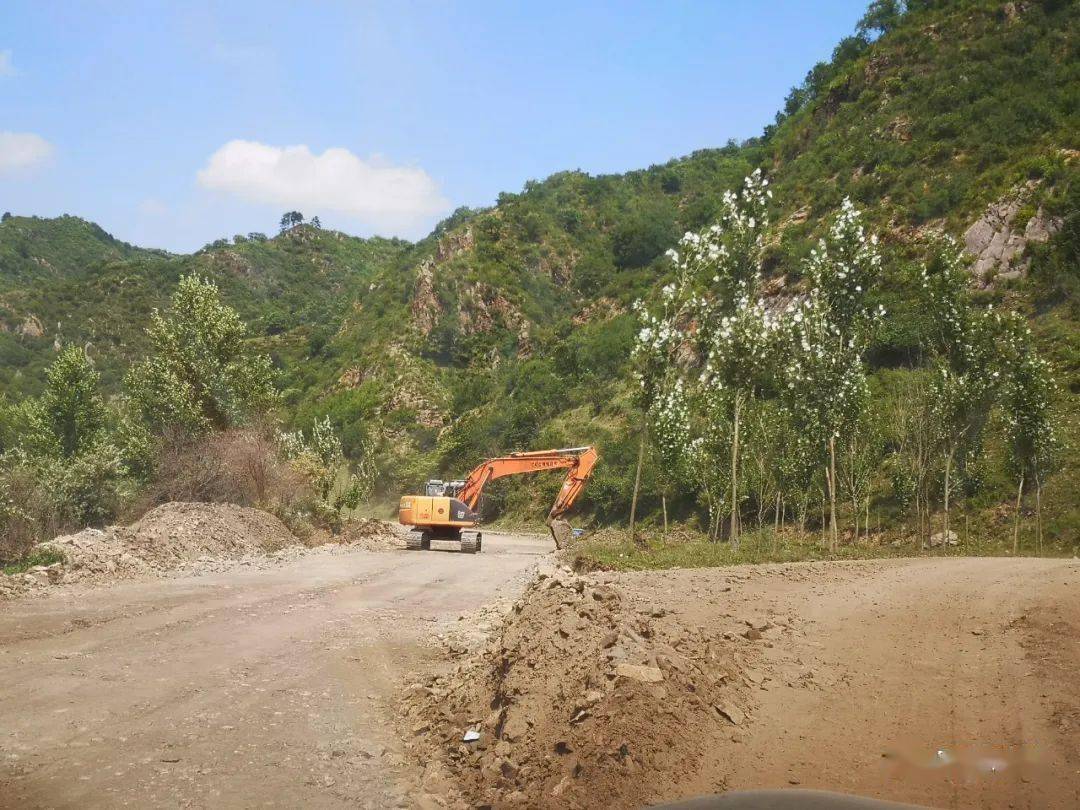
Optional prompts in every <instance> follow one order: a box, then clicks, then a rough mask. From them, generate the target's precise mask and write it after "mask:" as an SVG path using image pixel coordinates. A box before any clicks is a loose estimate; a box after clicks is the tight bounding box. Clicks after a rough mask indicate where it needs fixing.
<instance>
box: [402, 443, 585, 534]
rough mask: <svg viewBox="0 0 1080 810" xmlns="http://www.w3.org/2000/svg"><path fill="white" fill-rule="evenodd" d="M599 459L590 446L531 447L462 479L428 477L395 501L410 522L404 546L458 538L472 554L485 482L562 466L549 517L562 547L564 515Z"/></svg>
mask: <svg viewBox="0 0 1080 810" xmlns="http://www.w3.org/2000/svg"><path fill="white" fill-rule="evenodd" d="M598 458H599V456H598V455H597V453H596V449H595V448H594V447H568V448H564V449H561V450H533V451H529V452H525V453H511V454H510V455H508V456H502V457H500V458H492V459H488V460H486V461H485V462H483V463H482V464H480V465H479V466H477V467H476V468H475V469H474V470H473V471H472V472H471V473H469V477H468V478H466V479H465V480H463V481H443V480H442V479H439V478H432V479H431V480H429V481H428V482H427V484H426V485H425V487H424V494H423V495H405V496H403V497H402V499H401V503H400V504H399V505H398V521H399V522H400V523H401V524H402V525H405V526H409V527H411V531H410V532H409V533H408V535H407V536H406V546H407V547H408V548H409V549H414V550H421V549H430V548H431V541H432V540H450V541H457V542H459V543H460V544H461V550H462V551H464V552H467V553H472V554H475V553H476V552H477V551H480V550H481V547H482V541H483V535H482V534H481V533H480V532H479V531H478V530H477V527H478V526H479V525H480V515H479V514H478V512H479V503H480V496H481V495H482V494H483V490H484V487H485V486H486V485H487V484H488V483H489V482H491V481H494V480H495V479H496V478H502V477H504V476H507V475H519V474H522V473H533V472H542V471H544V470H556V469H565V470H567V473H566V480H565V481H564V482H563V485H562V489H560V490H559V495H558V497H557V498H556V500H555V504H554V506H552V507H551V511H550V512H549V513H548V519H547V525H548V528H549V529H550V530H551V536H552V538H553V539H554V540H555V547H556V548H563V546H565V545H566V543H567V541H568V540H569V539H570V537H571V535H572V531H571V528H570V524H569V523H567V522H566V521H565V520H563V519H562V515H563V514H564V513H565V512H566V511H567V510H569V509H570V507H571V506H573V504H574V501H575V500H576V499H577V496H578V495H579V494H580V493H581V490H582V488H583V487H584V486H585V482H586V481H587V480H588V479H589V476H590V475H591V474H592V469H593V466H595V464H596V462H597V460H598Z"/></svg>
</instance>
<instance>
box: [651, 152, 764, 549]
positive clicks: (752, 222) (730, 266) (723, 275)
mask: <svg viewBox="0 0 1080 810" xmlns="http://www.w3.org/2000/svg"><path fill="white" fill-rule="evenodd" d="M771 196H772V192H770V191H769V190H768V180H766V179H765V178H764V177H762V175H761V172H760V170H759V171H755V172H754V173H753V174H752V175H750V176H749V177H747V178H746V180H745V181H744V184H743V188H742V189H741V190H740V192H739V193H738V194H736V193H735V192H728V193H727V194H725V195H724V198H723V201H722V204H721V212H720V217H719V220H718V221H717V222H716V224H714V225H712V226H710V227H709V228H706V229H705V230H703V231H701V232H700V233H687V234H686V235H685V236H683V238H682V240H680V242H679V249H678V250H672V251H669V252H668V256H669V258H670V259H671V261H672V263H673V264H674V266H675V271H676V279H675V281H674V282H673V283H672V284H670V285H668V286H666V287H665V288H664V290H663V291H662V294H661V301H660V307H659V309H658V310H657V311H651V310H649V309H648V308H647V307H645V306H641V305H639V306H638V313H639V318H640V320H641V329H640V330H639V332H638V337H637V341H636V345H635V347H634V357H635V360H636V365H637V368H638V380H639V382H640V384H641V395H642V398H643V401H644V405H645V407H644V408H643V410H645V412H646V413H647V414H649V416H650V422H651V423H652V424H653V426H654V430H655V429H656V428H657V427H660V426H661V424H662V423H664V422H665V421H666V422H669V423H677V421H678V420H677V419H676V418H675V417H674V416H673V415H672V414H670V413H669V410H670V408H671V407H672V404H673V403H684V402H685V401H686V400H687V399H689V400H690V401H693V402H695V403H696V404H697V408H696V410H697V412H698V414H699V415H700V416H699V418H698V419H697V420H693V422H691V421H690V420H685V421H687V426H686V427H687V429H686V432H685V433H683V435H682V436H681V437H679V436H677V435H675V434H674V432H673V431H671V430H670V429H668V428H663V427H661V429H662V430H664V431H665V438H664V441H665V442H667V443H668V444H669V445H671V444H672V442H675V443H677V444H678V445H679V446H678V447H675V446H674V445H672V446H670V447H669V448H668V449H665V450H664V452H665V453H668V454H675V455H677V456H679V457H680V458H683V459H690V461H689V462H688V463H690V465H691V466H690V469H691V470H692V471H693V472H694V474H695V477H696V478H697V483H698V485H699V489H700V490H701V491H702V493H703V494H704V495H705V497H706V499H707V501H708V504H709V507H710V534H712V535H713V536H715V535H716V533H717V530H718V527H719V516H720V510H721V509H723V510H724V511H726V513H727V514H729V515H730V537H731V541H732V542H733V543H737V542H738V536H739V525H738V504H739V464H740V430H741V427H742V419H743V413H744V409H745V407H746V404H747V402H748V401H749V400H750V398H752V397H753V396H754V393H755V390H756V388H757V387H758V385H759V382H760V378H761V371H762V368H763V365H764V361H765V359H766V354H767V353H768V347H769V346H770V345H771V340H770V332H771V330H772V328H773V322H772V319H771V317H770V316H769V313H768V311H767V310H766V308H765V307H764V305H763V304H762V303H761V302H760V301H758V300H757V299H756V294H757V286H758V282H759V281H760V278H761V250H762V245H763V232H764V229H765V228H766V226H767V224H768V223H767V219H766V212H765V208H766V204H767V201H768V199H769V197H771ZM676 381H679V383H678V384H679V386H680V387H679V389H678V394H677V396H675V397H674V398H673V396H672V394H670V393H665V391H669V392H670V391H672V388H671V387H672V386H674V385H675V384H676ZM727 426H730V430H728V429H727ZM721 448H724V450H725V453H724V454H725V455H728V456H729V464H728V465H726V466H727V467H728V470H729V471H730V474H729V477H728V481H727V485H726V486H725V489H727V490H728V495H727V497H726V498H723V497H722V496H721V494H720V491H719V490H718V487H717V486H716V485H717V483H718V481H719V480H720V479H719V476H718V475H717V467H718V461H719V456H718V453H719V452H720V449H721Z"/></svg>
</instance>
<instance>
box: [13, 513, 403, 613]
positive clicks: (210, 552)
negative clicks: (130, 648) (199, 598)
mask: <svg viewBox="0 0 1080 810" xmlns="http://www.w3.org/2000/svg"><path fill="white" fill-rule="evenodd" d="M328 542H335V543H345V544H350V545H355V546H359V547H361V548H365V549H370V550H373V549H378V548H388V547H394V546H396V545H398V544H399V542H400V541H399V540H398V538H397V535H396V533H395V532H394V531H393V530H392V529H391V528H389V526H388V525H387V524H385V523H383V522H382V521H377V520H361V521H357V522H355V523H351V524H348V525H347V526H346V527H345V529H344V530H343V532H342V534H341V535H339V536H337V537H331V536H330V535H329V534H327V533H321V534H317V535H316V536H315V537H314V538H310V539H309V540H308V542H306V543H303V544H302V543H301V541H300V540H299V539H298V538H297V537H296V536H295V535H294V534H293V533H292V532H291V531H289V529H288V528H287V527H286V526H285V524H284V523H282V522H281V521H280V520H278V518H276V517H275V516H273V515H271V514H269V513H268V512H263V511H261V510H259V509H250V508H248V507H244V506H235V505H233V504H222V503H166V504H163V505H161V506H158V507H157V508H155V509H152V510H151V511H149V512H147V513H146V514H145V515H143V517H142V518H140V519H139V520H138V521H137V522H135V523H134V524H132V525H131V526H109V527H107V528H105V529H84V530H82V531H81V532H78V533H76V534H71V535H65V536H62V537H57V538H55V539H54V540H49V541H46V542H44V543H41V544H39V545H38V546H37V547H36V548H37V550H40V551H52V552H57V553H58V554H60V555H61V556H62V557H63V562H58V563H54V564H52V565H48V566H37V567H35V568H32V569H30V570H29V571H27V572H25V573H21V574H14V575H11V576H0V597H2V596H5V595H18V594H21V593H25V592H27V591H31V590H35V589H37V588H40V587H44V586H47V585H54V584H61V583H63V584H70V583H82V584H89V585H95V584H103V583H107V582H111V581H115V580H120V579H130V578H133V577H146V576H166V575H170V574H175V573H203V572H207V571H214V570H221V569H222V568H223V567H225V566H229V565H232V564H235V563H236V562H237V561H240V562H241V563H247V564H251V565H259V564H265V563H267V562H270V561H272V560H281V559H285V558H292V557H295V556H297V555H299V554H302V553H303V551H304V546H305V545H307V546H310V545H315V544H320V543H328Z"/></svg>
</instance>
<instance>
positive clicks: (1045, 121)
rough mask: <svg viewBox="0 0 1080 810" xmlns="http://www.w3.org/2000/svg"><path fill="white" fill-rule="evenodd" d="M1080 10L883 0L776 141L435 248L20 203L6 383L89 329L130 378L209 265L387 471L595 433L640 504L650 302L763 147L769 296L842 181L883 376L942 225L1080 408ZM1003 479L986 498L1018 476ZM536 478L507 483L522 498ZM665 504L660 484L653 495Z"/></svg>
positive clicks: (819, 68)
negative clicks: (124, 227) (672, 257)
mask: <svg viewBox="0 0 1080 810" xmlns="http://www.w3.org/2000/svg"><path fill="white" fill-rule="evenodd" d="M1078 32H1080V6H1078V4H1076V3H1073V2H1060V1H1057V2H1055V1H1054V0H1045V1H1044V2H1034V0H1029V1H1028V2H1005V3H1003V2H996V1H995V0H957V2H933V1H932V0H910V1H909V2H908V3H906V4H899V3H892V2H881V0H877V2H875V3H874V4H873V5H872V7H871V9H870V11H869V13H868V14H867V16H866V17H865V18H864V20H863V21H862V23H861V24H860V26H859V28H858V30H857V31H856V32H855V33H854V34H853V35H852V36H851V37H848V38H846V39H844V40H843V41H842V42H841V43H839V44H838V45H837V47H836V50H835V52H834V54H833V57H832V59H831V60H830V61H829V62H827V63H822V64H819V65H816V66H814V67H813V68H812V69H811V70H810V71H809V72H808V74H807V77H806V79H805V81H804V82H803V83H802V84H800V85H799V86H798V87H796V88H794V89H793V90H792V92H791V94H790V96H789V97H788V99H787V101H786V103H785V106H784V109H783V110H782V111H781V112H780V113H778V115H777V117H776V120H775V122H774V123H772V124H770V125H769V126H768V127H766V128H765V130H764V132H763V134H762V135H761V136H760V137H758V138H755V139H752V140H751V141H749V142H746V143H742V144H735V143H729V144H728V145H726V146H723V147H721V148H715V149H703V150H701V151H698V152H695V153H693V154H692V155H690V156H687V157H683V158H678V159H675V160H670V161H668V162H666V163H663V164H658V165H655V166H652V167H649V168H648V169H643V170H639V171H632V172H628V173H626V174H622V175H602V176H590V175H588V174H586V173H583V172H580V171H566V172H561V173H559V174H556V175H553V176H551V177H549V178H547V179H546V180H542V181H530V182H528V183H526V184H525V187H524V189H523V190H522V191H521V192H520V193H516V194H514V193H506V194H502V195H500V197H499V200H498V202H497V204H496V205H495V206H493V207H491V208H488V209H484V210H469V209H459V210H458V211H456V212H455V213H454V214H453V215H452V216H451V217H449V218H448V219H447V220H445V221H444V222H442V223H440V224H439V226H437V227H436V229H435V230H434V231H433V232H432V233H431V234H430V235H429V236H428V237H427V238H425V239H423V240H421V241H420V242H418V243H415V244H409V243H406V242H403V241H401V240H386V239H379V238H373V239H359V238H355V237H351V236H347V235H344V234H341V233H337V232H333V231H328V230H321V229H318V228H316V227H312V226H311V225H307V224H301V225H297V226H294V227H291V228H289V229H287V230H285V231H284V232H282V233H280V234H279V235H277V236H274V237H273V238H266V237H263V236H262V235H259V234H250V235H248V236H237V237H234V238H233V239H231V240H221V241H219V242H215V243H213V244H211V245H208V246H207V247H205V248H204V249H203V250H201V251H199V252H197V253H195V254H192V255H186V256H177V255H171V254H168V253H166V252H163V251H156V250H146V249H142V248H137V247H133V246H131V245H127V244H125V243H122V242H119V241H117V240H115V239H113V238H112V237H110V236H109V235H108V234H106V233H104V232H103V231H102V230H101V229H100V228H98V227H97V226H95V225H93V224H91V223H88V222H86V221H83V220H81V219H77V218H74V217H61V218H59V219H53V220H42V219H37V218H27V217H20V216H9V217H5V219H4V221H3V223H2V224H0V389H2V390H3V392H4V394H3V395H4V396H5V397H7V398H8V400H9V401H13V400H15V399H17V398H19V397H21V396H24V395H29V394H35V393H37V392H38V391H39V390H40V389H41V386H42V384H43V371H44V368H45V367H46V366H47V365H48V363H49V362H50V361H51V359H52V357H53V355H54V351H55V348H56V347H57V346H59V345H62V344H68V343H74V344H78V345H84V346H85V347H86V350H87V352H88V354H89V356H90V357H91V358H92V359H93V361H94V363H95V364H96V365H97V367H98V368H99V370H100V371H101V372H102V375H103V380H104V384H105V386H106V388H107V390H108V391H109V392H110V393H112V394H114V395H119V394H120V393H121V390H122V388H121V379H122V377H123V373H124V370H125V369H126V368H127V366H128V364H129V363H130V362H131V361H132V360H133V359H135V358H137V357H139V356H140V354H141V353H142V352H143V350H144V348H145V336H144V327H145V325H146V323H147V320H148V317H149V314H150V312H151V310H152V309H153V308H154V307H160V306H162V305H163V304H164V303H165V302H166V300H167V298H168V296H169V294H170V293H171V291H172V289H173V288H174V286H175V284H176V282H177V281H178V279H179V278H180V277H181V276H183V275H186V274H190V273H197V274H199V275H202V276H205V277H208V278H210V279H212V280H214V281H215V282H216V283H217V284H218V285H219V286H220V287H221V289H222V291H223V293H224V297H225V300H226V301H227V302H229V303H230V304H232V305H233V306H235V307H236V308H237V309H238V311H239V312H240V314H241V315H242V316H243V318H244V319H245V320H246V321H247V322H248V324H249V326H250V330H251V340H252V341H253V342H254V343H255V344H257V345H258V346H259V347H260V348H261V349H262V350H264V351H267V352H269V353H270V355H271V357H272V358H273V361H274V363H275V364H276V366H277V367H278V369H279V371H280V384H281V387H282V389H283V391H284V398H283V406H282V408H281V412H280V417H281V419H282V421H283V422H284V423H285V424H286V425H289V426H294V427H295V426H306V425H310V424H311V422H312V421H313V420H314V419H315V418H318V417H322V416H324V415H328V416H329V417H330V419H331V421H332V422H333V423H334V424H335V425H336V426H337V427H338V429H339V430H340V431H341V434H342V437H343V440H344V444H345V449H346V454H348V453H349V452H350V450H352V449H354V448H356V447H357V446H359V443H360V442H361V440H362V439H363V438H364V437H368V438H369V439H371V440H372V441H373V442H374V444H375V446H376V448H377V456H378V464H379V468H380V472H381V475H380V477H379V486H380V488H381V489H382V491H383V492H385V493H388V494H393V493H396V492H399V491H400V489H401V488H402V487H404V486H406V485H410V484H413V483H415V482H416V481H418V480H422V479H423V478H425V477H428V476H429V475H433V474H437V473H444V474H451V475H452V474H461V473H462V472H464V471H465V470H467V469H468V467H470V466H471V465H472V464H473V463H474V462H475V461H476V459H477V458H479V457H481V456H484V455H491V454H496V453H501V452H505V451H508V450H511V449H523V448H527V447H547V446H558V445H564V444H582V443H586V442H595V443H598V444H599V445H600V447H601V452H602V454H603V456H604V459H605V463H604V464H603V465H602V466H601V467H600V468H599V469H598V471H597V474H596V476H595V479H594V481H593V483H592V484H591V485H590V488H589V490H588V493H587V503H586V504H585V507H586V508H587V509H588V510H590V511H591V513H592V514H593V515H594V516H595V517H596V518H597V519H599V520H600V521H605V520H612V519H617V518H621V517H622V516H623V515H624V514H625V511H626V509H627V504H628V501H629V493H630V491H631V488H632V483H633V476H634V468H635V460H636V455H637V446H638V445H637V438H636V436H637V430H638V425H639V424H640V416H638V415H637V414H636V412H635V410H634V407H633V404H632V388H633V383H632V381H631V379H630V369H629V362H630V350H631V345H632V342H633V336H634V333H635V331H636V322H635V318H634V315H633V314H632V313H631V311H630V310H631V305H632V303H633V302H634V301H635V300H637V299H638V298H640V297H642V296H644V295H646V294H647V293H649V291H651V290H654V289H656V288H657V286H658V285H660V284H662V283H663V282H664V281H665V280H666V278H667V276H668V275H669V274H670V262H669V261H668V260H667V259H666V258H665V256H664V254H665V251H666V250H668V249H669V248H672V247H673V246H674V245H675V244H676V242H677V240H678V238H679V237H680V236H681V235H682V234H683V233H684V232H685V231H688V230H697V229H700V228H702V227H704V226H706V225H708V224H709V223H711V222H712V221H713V220H714V218H715V216H716V214H717V212H718V210H719V208H720V202H721V199H722V197H723V195H724V193H725V192H726V191H728V190H730V189H733V188H737V187H739V185H740V183H741V182H742V179H743V178H744V177H745V176H746V175H748V174H749V173H750V172H752V171H753V170H754V169H757V168H761V169H762V170H763V172H764V173H765V175H766V176H767V177H768V178H769V179H770V181H771V187H772V188H773V189H774V191H775V197H774V200H775V201H776V203H775V207H776V210H774V211H773V212H771V217H770V221H771V222H773V223H774V227H773V230H772V235H771V238H770V242H769V244H770V247H769V252H768V259H767V262H766V268H765V269H766V275H767V283H766V287H767V291H768V292H769V293H770V294H772V295H775V296H779V297H784V296H790V295H791V294H792V291H797V290H798V289H800V285H801V284H802V279H801V272H800V266H801V261H802V259H803V258H804V257H805V255H806V253H807V251H808V249H809V247H808V246H809V245H812V244H813V239H812V238H811V237H813V236H814V235H815V234H816V233H818V232H820V230H821V228H822V227H823V221H824V219H825V218H826V217H827V216H828V215H829V214H831V213H832V212H833V211H835V210H836V209H837V208H838V207H839V205H840V203H841V200H842V199H843V198H844V197H845V196H849V197H851V199H852V200H853V201H854V202H855V204H856V205H857V206H859V207H860V208H861V209H863V211H864V212H865V216H866V218H867V221H868V223H869V225H870V226H872V227H873V228H874V229H876V230H877V231H878V232H879V233H881V235H882V238H883V245H884V250H885V251H886V254H887V256H888V257H889V261H887V262H886V263H885V265H884V269H883V271H882V272H883V277H882V278H881V279H880V284H879V285H878V287H877V288H876V289H875V292H874V295H875V296H877V297H878V298H879V299H880V301H881V302H882V303H883V304H885V306H886V309H887V312H888V314H887V316H886V318H887V322H886V323H885V324H884V325H883V328H882V329H881V330H879V332H878V337H877V338H876V343H875V345H874V346H873V347H872V350H871V353H870V356H871V358H872V362H873V364H874V371H875V374H877V376H878V379H879V382H881V384H882V385H887V384H888V381H889V380H890V379H891V378H892V377H891V375H895V374H902V373H904V372H905V370H906V369H908V368H910V367H912V366H913V365H915V364H917V362H918V353H919V346H920V330H922V329H925V328H926V324H925V323H923V320H922V319H921V315H920V312H919V311H918V305H917V304H916V302H915V298H914V297H913V296H912V295H911V290H910V289H909V288H908V287H907V286H905V281H904V273H903V268H904V267H905V266H906V263H907V262H908V261H909V260H910V259H912V258H913V257H915V256H916V255H917V254H918V251H919V249H920V248H919V245H920V244H921V241H920V240H921V239H922V237H924V236H925V235H926V234H928V233H931V232H944V233H948V234H952V235H953V236H955V237H956V238H957V239H959V240H961V241H962V242H964V243H965V244H966V246H967V248H968V249H969V252H970V253H971V254H972V255H971V258H972V284H973V286H974V287H975V288H977V289H978V290H979V296H980V297H981V298H982V299H984V300H985V301H986V302H987V303H991V302H993V303H997V304H1003V305H1005V306H1007V307H1010V308H1013V309H1017V310H1019V311H1021V312H1023V313H1025V314H1026V315H1028V316H1030V318H1031V319H1032V320H1031V322H1032V324H1033V328H1034V330H1035V332H1036V335H1037V337H1038V339H1039V341H1040V347H1041V348H1042V350H1043V352H1044V353H1045V354H1046V355H1047V356H1048V357H1049V358H1050V359H1051V360H1052V362H1053V363H1054V365H1055V367H1056V369H1057V373H1058V375H1059V379H1060V380H1061V381H1062V383H1063V397H1065V398H1066V400H1067V405H1068V406H1067V407H1066V408H1065V411H1066V412H1069V411H1072V412H1075V407H1074V404H1075V397H1076V396H1077V394H1078V393H1080V327H1078V324H1077V320H1076V319H1077V317H1078V315H1080V311H1078V307H1077V303H1076V302H1077V293H1078V273H1080V271H1078V268H1077V264H1078V252H1080V221H1078V218H1077V217H1078V214H1077V200H1078V196H1080V186H1078V185H1077V182H1076V178H1077V171H1078V165H1080V143H1078V140H1077V133H1080V53H1078V45H1077V34H1078ZM311 213H316V212H311ZM1068 430H1071V431H1073V435H1074V436H1075V430H1076V428H1075V424H1073V425H1071V426H1070V427H1069V428H1068ZM651 474H655V473H650V472H649V469H647V470H646V491H647V493H648V492H650V491H651V490H650V487H649V480H650V478H649V476H650V475H651ZM1062 475H1063V476H1064V478H1063V480H1065V481H1069V480H1075V476H1076V471H1075V469H1074V468H1073V467H1069V468H1068V469H1067V470H1066V471H1065V472H1064V473H1062ZM1069 476H1072V477H1071V478H1070V477H1069ZM540 486H541V487H544V486H546V485H540ZM989 486H990V488H989V493H990V494H988V495H987V499H988V502H991V501H993V500H994V498H998V497H1000V495H1001V493H1002V492H1003V491H1004V489H1003V488H1002V489H1000V491H999V489H995V488H994V481H993V479H992V477H991V481H990V485H989ZM1002 487H1004V484H1002ZM1064 487H1065V485H1062V489H1061V492H1065V488H1064ZM529 492H531V490H527V489H525V488H523V487H519V488H514V487H507V488H505V489H504V490H502V493H503V497H505V498H509V499H512V500H515V501H519V502H520V503H519V504H518V505H520V506H524V505H525V503H526V500H527V499H526V497H525V495H526V493H529ZM545 494H546V491H545ZM495 496H496V498H498V497H499V493H495ZM1072 498H1073V501H1072V503H1071V508H1072V509H1075V507H1076V503H1075V494H1073V495H1072ZM538 502H539V503H541V504H542V502H543V501H542V499H539V500H538ZM498 506H499V504H498V503H496V504H495V507H496V508H497V507H498ZM655 506H656V499H655V497H652V495H649V496H648V497H647V498H646V503H645V504H644V506H643V508H644V509H645V510H652V509H654V508H655ZM1064 506H1065V507H1068V506H1069V504H1064ZM529 508H530V509H531V512H530V514H533V515H538V514H542V511H543V510H542V507H541V506H530V507H529Z"/></svg>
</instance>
